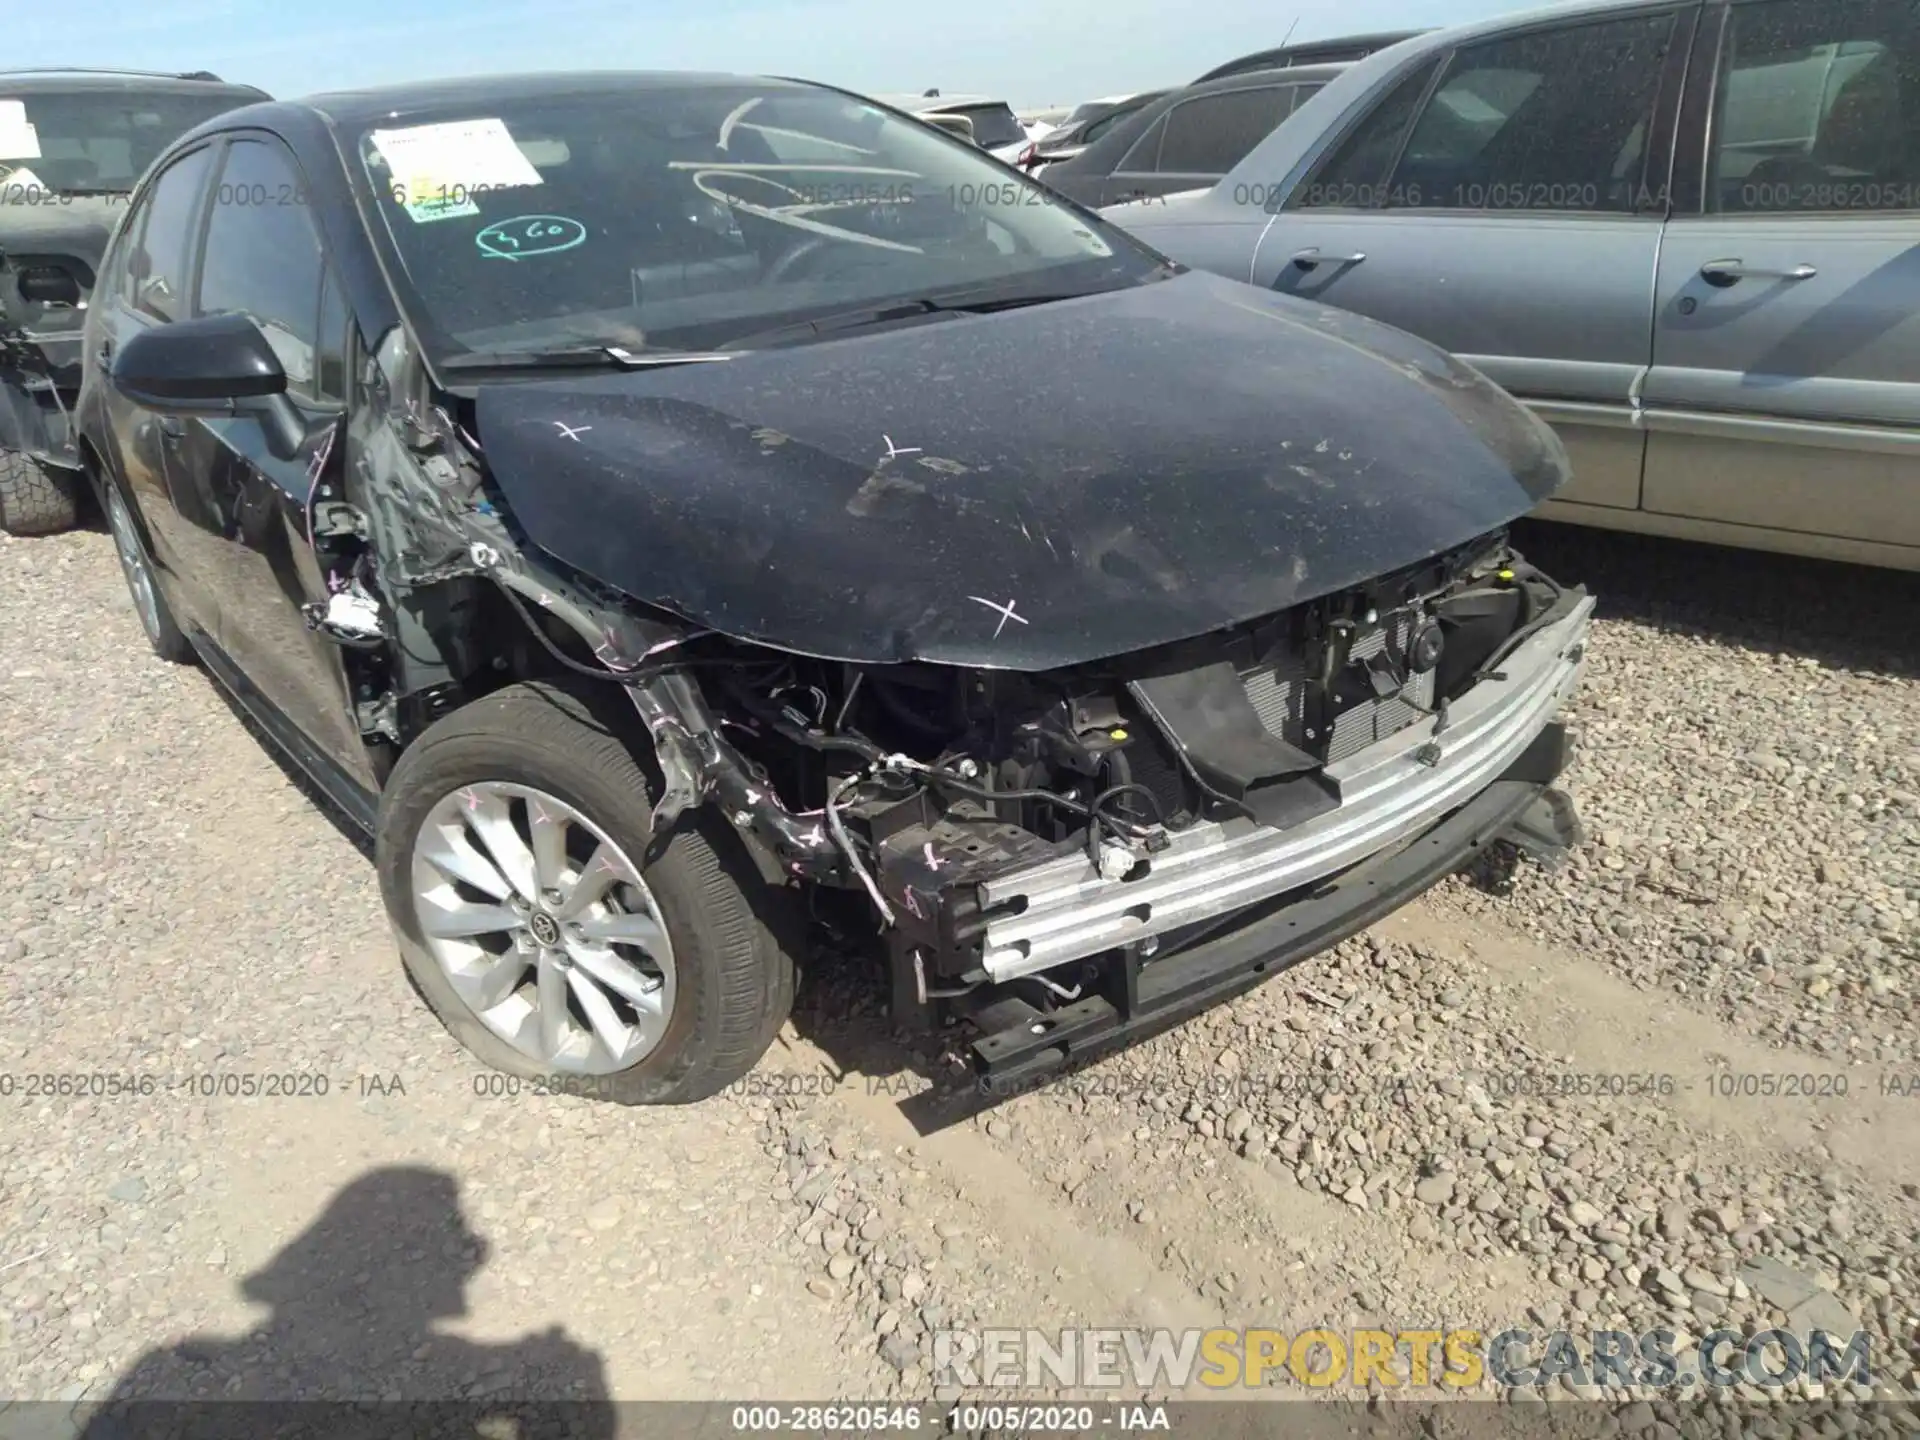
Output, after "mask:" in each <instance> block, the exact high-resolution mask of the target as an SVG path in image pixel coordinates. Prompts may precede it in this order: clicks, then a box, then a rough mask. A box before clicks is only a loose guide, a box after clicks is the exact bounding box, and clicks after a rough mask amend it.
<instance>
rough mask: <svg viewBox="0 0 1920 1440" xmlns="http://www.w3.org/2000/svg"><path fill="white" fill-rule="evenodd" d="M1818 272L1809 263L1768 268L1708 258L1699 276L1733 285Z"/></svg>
mask: <svg viewBox="0 0 1920 1440" xmlns="http://www.w3.org/2000/svg"><path fill="white" fill-rule="evenodd" d="M1819 273H1820V272H1819V271H1818V270H1816V269H1814V268H1813V266H1811V265H1795V266H1793V267H1792V268H1790V269H1787V270H1769V269H1767V268H1766V267H1765V266H1761V265H1749V264H1747V262H1746V261H1744V260H1709V261H1708V262H1707V263H1706V264H1704V265H1702V266H1701V267H1700V276H1701V278H1702V279H1703V280H1706V281H1708V282H1709V283H1710V284H1715V285H1733V284H1736V283H1737V282H1739V281H1741V280H1811V279H1813V277H1814V276H1816V275H1818V274H1819Z"/></svg>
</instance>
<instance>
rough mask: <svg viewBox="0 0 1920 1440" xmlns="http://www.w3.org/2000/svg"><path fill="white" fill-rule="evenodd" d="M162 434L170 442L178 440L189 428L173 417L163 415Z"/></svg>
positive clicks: (160, 422)
mask: <svg viewBox="0 0 1920 1440" xmlns="http://www.w3.org/2000/svg"><path fill="white" fill-rule="evenodd" d="M159 425H160V433H161V434H162V435H164V436H166V437H167V439H169V440H178V439H180V438H181V437H182V436H184V435H185V434H186V433H187V427H186V426H185V425H183V424H182V423H181V422H180V420H179V419H178V418H177V417H176V416H173V415H162V416H161V417H160V420H159Z"/></svg>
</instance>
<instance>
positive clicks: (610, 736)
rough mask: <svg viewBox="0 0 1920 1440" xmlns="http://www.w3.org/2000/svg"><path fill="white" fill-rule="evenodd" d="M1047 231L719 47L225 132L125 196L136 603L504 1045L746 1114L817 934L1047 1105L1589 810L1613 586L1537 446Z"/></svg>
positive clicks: (105, 459)
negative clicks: (705, 63) (836, 927)
mask: <svg viewBox="0 0 1920 1440" xmlns="http://www.w3.org/2000/svg"><path fill="white" fill-rule="evenodd" d="M822 155H838V156H841V157H849V156H853V157H859V158H858V159H857V160H849V159H845V158H843V159H841V160H839V161H835V162H830V163H832V164H833V165H834V166H835V167H836V168H833V169H830V170H829V169H825V168H823V165H822V161H821V160H820V158H819V157H821V156H822ZM262 194H264V195H267V196H272V197H278V196H281V195H297V196H299V197H301V199H302V201H303V203H299V204H277V203H276V204H264V205H262V204H254V203H251V197H254V196H258V195H262ZM934 196H939V197H942V199H941V201H940V202H939V203H929V200H930V197H934ZM243 197H245V198H243ZM1048 200H1049V197H1048V196H1047V194H1046V192H1045V191H1044V190H1043V189H1041V188H1040V187H1039V186H1037V185H1036V184H1035V183H1034V182H1032V181H1031V180H1029V179H1027V178H1026V177H1024V176H1021V175H1019V174H1017V173H1014V172H1011V171H1009V170H1008V169H1007V168H1006V167H1005V166H1002V165H998V164H995V163H993V162H992V161H990V160H989V159H987V158H986V157H985V156H983V155H982V154H981V153H980V152H979V151H978V150H977V149H975V148H973V147H971V146H967V145H962V144H958V143H956V142H954V141H953V140H951V139H950V138H948V137H946V136H944V135H940V134H937V133H935V132H934V131H933V130H931V129H930V128H928V127H927V126H925V125H922V124H919V123H917V122H915V121H912V120H910V119H907V118H905V117H903V116H902V115H900V114H899V113H898V112H896V111H893V110H889V109H884V108H882V107H880V106H877V105H874V104H872V103H870V102H868V101H866V100H865V99H863V98H862V97H860V96H856V95H850V94H847V93H845V92H842V91H837V90H831V89H827V88H825V87H821V86H813V85H806V84H803V83H800V82H796V81H783V80H767V79H758V78H734V77H728V76H713V75H657V74H656V75H621V74H593V73H572V74H561V75H530V76H486V77H478V78H473V79H468V80H462V81H447V82H441V83H439V84H434V85H419V86H394V87H388V88H382V89H368V90H362V91H358V92H354V93H351V94H343V95H333V96H320V97H316V98H313V99H310V100H307V101H304V102H300V103H280V104H263V105H255V106H249V107H247V108H246V109H243V110H239V111H235V112H234V113H233V114H231V115H229V116H226V117H223V118H222V119H219V120H216V121H214V122H212V123H210V124H208V125H205V126H202V127H201V128H199V129H198V130H196V131H194V132H192V133H191V134H189V135H187V136H185V137H183V138H182V139H181V140H180V141H179V142H178V143H177V144H176V145H175V146H174V147H173V148H171V149H170V150H169V151H168V152H167V153H165V154H164V155H162V156H161V157H160V158H159V160H158V161H156V163H155V165H154V167H153V168H152V170H151V171H150V172H149V173H148V175H147V178H146V179H145V180H144V181H143V183H142V185H141V187H140V190H139V191H138V192H137V193H136V194H135V196H134V197H133V202H132V208H131V212H130V214H129V216H128V218H127V220H126V222H125V223H124V224H123V225H122V227H121V228H120V231H119V232H118V235H117V237H116V239H115V241H114V242H113V245H112V247H111V248H110V250H109V253H108V254H107V256H106V258H105V260H104V261H103V262H102V265H101V281H100V285H99V287H98V289H97V291H96V295H97V296H98V303H97V304H96V305H95V306H94V308H93V309H92V311H91V312H90V314H89V316H88V322H87V328H86V366H85V373H86V381H85V386H84V388H83V391H82V394H81V398H80V406H79V410H78V417H79V427H80V432H81V435H82V443H83V448H84V453H85V455H86V458H87V463H88V466H89V472H90V474H91V475H92V477H93V478H94V481H95V483H96V484H97V485H98V486H99V490H100V498H101V503H102V507H103V509H104V511H105V513H106V515H107V518H108V523H109V526H110V528H111V530H112V533H113V537H114V541H115V544H116V545H117V547H118V548H119V552H120V556H121V561H122V564H123V566H124V568H125V571H126V575H127V580H128V586H129V589H130V592H131V594H132V597H133V601H134V605H135V609H136V611H137V612H138V614H139V617H140V621H141V624H142V626H143V627H144V629H145V631H146V635H147V638H148V640H149V642H150V643H151V645H152V646H153V648H154V650H155V651H156V652H157V653H158V654H159V655H161V656H163V657H165V658H167V659H171V660H186V659H188V658H190V657H197V658H198V659H200V660H201V661H202V662H204V664H205V666H206V668H207V669H208V670H209V671H210V672H211V674H212V675H213V676H214V677H215V678H216V679H218V680H219V681H220V682H221V683H222V684H223V685H225V686H226V687H227V688H228V689H229V690H230V691H231V692H232V693H233V694H234V696H235V697H236V700H237V702H238V703H239V704H240V705H241V706H243V707H244V708H245V709H246V710H247V711H248V712H250V713H251V714H252V715H253V716H254V717H256V719H257V720H258V722H259V724H260V726H261V728H262V730H263V731H264V733H265V734H266V735H268V736H269V737H271V739H272V740H273V742H274V743H275V744H276V745H278V746H279V747H281V748H282V749H283V750H284V751H285V753H286V754H287V755H289V756H290V757H291V758H292V759H293V760H294V761H295V762H297V763H298V764H300V765H301V766H303V767H304V768H305V769H306V770H307V771H308V773H309V774H311V775H312V776H313V777H314V779H315V781H316V783H318V784H319V785H320V786H321V787H322V788H323V789H324V790H325V791H326V792H327V793H328V794H329V795H330V796H331V797H332V798H333V800H334V801H335V803H336V804H337V805H338V806H339V807H340V809H341V811H342V812H343V813H344V814H345V815H346V816H349V817H351V818H352V819H353V820H354V821H355V822H357V823H359V824H361V825H364V826H365V827H366V828H367V829H368V830H369V831H370V832H371V833H372V834H373V836H374V848H375V856H376V863H377V870H378V874H379V878H380V884H381V889H382V894H383V897H384V899H385V902H386V906H387V911H388V915H389V917H390V918H391V920H392V923H393V927H394V931H395V934H396V937H397V939H398V943H399V948H400V950H401V953H402V955H403V957H404V960H405V964H406V966H407V969H408V971H409V973H410V975H411V976H412V978H413V980H414V982H415V984H416V985H417V987H418V990H419V993H420V994H421V995H422V996H423V997H424V998H425V1000H426V1002H427V1003H428V1004H429V1005H430V1006H431V1007H432V1008H433V1009H434V1011H435V1012H436V1013H437V1014H438V1015H439V1016H440V1018H441V1019H442V1020H443V1021H444V1022H445V1023H446V1025H447V1027H448V1028H449V1030H450V1031H451V1032H452V1033H453V1035H454V1036H456V1037H457V1038H458V1039H459V1040H460V1041H461V1043H463V1044H464V1045H466V1046H467V1047H468V1048H469V1049H470V1050H472V1051H473V1053H474V1054H476V1055H477V1056H478V1057H480V1059H481V1060H483V1061H484V1062H486V1063H488V1064H490V1065H493V1066H495V1067H497V1068H499V1069H502V1070H505V1071H507V1072H509V1073H512V1074H516V1075H521V1076H527V1077H539V1078H542V1079H549V1080H553V1081H554V1082H555V1083H556V1084H557V1085H559V1086H564V1088H566V1089H568V1090H571V1091H575V1092H577V1093H581V1094H584V1095H589V1096H601V1097H606V1098H610V1099H615V1100H621V1101H629V1102H646V1103H654V1102H667V1101H683V1100H693V1099H697V1098H700V1097H701V1096H704V1095H708V1094H712V1093H714V1092H715V1091H717V1090H719V1089H721V1088H723V1087H724V1086H726V1085H727V1084H728V1083H730V1082H731V1081H732V1080H734V1079H736V1078H737V1077H739V1076H740V1075H741V1074H743V1073H744V1072H745V1071H747V1070H748V1069H750V1068H751V1067H752V1066H753V1065H754V1064H755V1062H756V1061H757V1060H758V1059H759V1057H760V1055H761V1054H762V1052H763V1051H764V1049H765V1048H766V1046H767V1045H768V1043H769V1042H770V1040H771V1039H772V1037H773V1036H774V1034H775V1033H776V1032H777V1031H778V1029H779V1027H780V1025H781V1023H782V1022H783V1020H784V1018H785V1017H786V1014H787V1011H788V1007H789V1005H790V1004H791V1001H792V998H793V994H794V982H795V963H796V959H797V957H799V956H800V955H801V954H802V953H803V946H802V945H801V943H800V942H801V938H802V934H803V929H802V927H803V924H804V921H805V920H806V917H807V916H808V914H809V913H817V914H821V915H823V916H834V915H838V916H839V918H840V921H841V923H842V924H843V925H844V926H845V927H846V933H848V934H850V935H851V934H864V935H867V936H871V937H873V938H872V945H873V949H874V951H875V952H876V953H875V954H874V956H873V958H874V959H875V960H876V961H878V962H879V963H878V964H876V966H875V967H874V969H875V970H876V972H878V971H881V970H882V969H883V968H884V973H885V974H886V975H887V976H888V977H889V981H888V990H889V995H890V1000H891V1008H892V1014H893V1018H894V1020H895V1021H896V1022H897V1023H899V1024H901V1025H903V1026H908V1027H913V1028H917V1029H920V1030H921V1031H922V1032H923V1033H928V1034H936V1035H939V1036H941V1037H942V1039H943V1043H944V1042H947V1041H951V1042H953V1043H956V1044H958V1045H965V1046H967V1047H968V1053H969V1054H970V1056H971V1058H972V1061H973V1063H974V1065H975V1066H976V1067H977V1069H978V1070H979V1071H980V1072H981V1073H982V1074H983V1076H985V1077H988V1078H990V1079H993V1080H1001V1081H1007V1082H1017V1081H1021V1080H1024V1079H1026V1078H1029V1077H1032V1076H1035V1075H1038V1074H1043V1073H1046V1072H1047V1071H1049V1070H1051V1069H1052V1068H1054V1067H1057V1066H1059V1065H1061V1064H1064V1063H1066V1062H1068V1061H1069V1060H1074V1059H1080V1058H1083V1057H1085V1056H1087V1055H1088V1054H1091V1053H1097V1052H1098V1051H1099V1050H1101V1049H1103V1048H1108V1047H1111V1046H1114V1045H1117V1044H1120V1043H1123V1042H1125V1041H1127V1040H1129V1039H1131V1038H1135V1037H1137V1036H1139V1035H1141V1034H1145V1033H1152V1032H1153V1031H1154V1030H1156V1029H1159V1028H1164V1027H1165V1026H1166V1025H1168V1024H1171V1023H1173V1022H1175V1021H1177V1020H1179V1019H1180V1018H1182V1017H1184V1016H1186V1015H1189V1014H1192V1013H1194V1012H1196V1011H1198V1010H1201V1009H1204V1008H1206V1007H1208V1006H1211V1005H1213V1004H1216V1003H1218V1002H1219V1001H1221V1000H1223V999H1225V998H1227V997H1228V996H1230V995H1233V994H1235V993H1237V992H1239V991H1241V990H1244V989H1247V988H1249V987H1251V986H1253V985H1255V984H1258V983H1259V982H1260V981H1262V980H1264V979H1267V978H1270V977H1271V976H1273V975H1275V974H1277V973H1279V972H1280V971H1281V970H1282V969H1284V968H1286V966H1288V965H1289V964H1291V963H1292V962H1294V961H1296V960H1298V959H1301V958H1304V957H1305V956H1307V955H1310V954H1313V953H1316V952H1318V951H1319V950H1321V949H1323V948H1324V947H1326V946H1328V945H1331V944H1333V943H1334V942H1336V941H1337V940H1339V939H1341V938H1343V937H1344V936H1346V935H1348V934H1351V933H1353V932H1354V931H1356V930H1357V929H1360V928H1362V927H1364V926H1366V925H1369V924H1371V923H1373V922H1374V921H1375V920H1377V919H1379V918H1380V917H1381V916H1383V915H1384V914H1385V913H1387V912H1388V911H1389V910H1391V909H1393V908H1394V907H1396V906H1397V905H1399V904H1401V903H1403V902H1404V901H1406V900H1407V899H1409V898H1411V897H1412V896H1413V895H1415V894H1417V893H1419V892H1420V891H1421V890H1423V889H1425V888H1426V887H1428V886H1430V885H1432V884H1433V883H1435V882H1436V881H1437V880H1438V879H1440V878H1441V877H1442V876H1443V875H1445V874H1446V873H1448V872H1449V871H1450V870H1452V869H1453V868H1455V867H1457V866H1458V865H1460V864H1461V863H1464V861H1465V860H1466V859H1467V858H1468V857H1470V856H1472V855H1473V854H1475V853H1477V851H1478V849H1479V848H1480V847H1482V846H1484V845H1485V844H1487V843H1488V842H1489V841H1491V840H1493V839H1494V838H1496V837H1498V836H1501V835H1505V834H1512V835H1515V836H1517V837H1520V838H1521V839H1522V840H1523V841H1524V842H1525V843H1527V844H1529V845H1535V846H1539V847H1541V848H1543V849H1546V850H1551V849H1553V848H1554V847H1556V846H1559V845H1561V844H1564V843H1565V842H1566V841H1567V840H1569V839H1571V838H1572V837H1573V836H1574V834H1575V833H1577V832H1576V831H1575V830H1574V829H1573V828H1572V827H1573V823H1574V822H1573V817H1572V812H1571V809H1570V807H1569V806H1568V805H1567V804H1566V803H1565V800H1564V797H1562V796H1559V795H1558V794H1557V793H1556V792H1555V791H1554V790H1553V789H1552V788H1551V787H1552V786H1553V784H1554V781H1555V777H1556V776H1557V775H1558V774H1559V773H1560V771H1561V768H1562V766H1563V764H1564V762H1565V759H1566V754H1567V746H1568V740H1567V736H1566V734H1565V731H1564V728H1563V727H1562V726H1561V725H1560V724H1559V723H1558V721H1557V720H1556V718H1555V717H1556V713H1557V711H1558V710H1559V709H1560V707H1561V705H1562V704H1563V702H1564V701H1565V700H1566V699H1567V698H1568V696H1569V695H1570V694H1571V692H1572V690H1573V688H1574V687H1575V685H1576V684H1577V682H1578V679H1579V676H1580V673H1581V669H1582V665H1583V663H1584V655H1585V649H1586V643H1587V638H1588V627H1589V619H1590V616H1591V613H1592V609H1593V604H1594V602H1593V599H1592V598H1591V597H1590V596H1588V595H1587V594H1586V593H1585V592H1584V591H1582V590H1580V589H1577V588H1572V587H1567V586H1563V585H1560V584H1557V583H1555V582H1554V581H1553V580H1552V579H1551V578H1549V577H1548V576H1546V575H1544V574H1542V573H1541V572H1540V571H1539V570H1538V569H1537V568H1535V567H1533V566H1530V565H1528V564H1527V563H1526V562H1525V561H1524V560H1523V559H1522V558H1521V557H1520V556H1519V555H1518V554H1516V553H1515V552H1514V550H1513V548H1512V546H1511V545H1510V543H1509V541H1508V538H1507V526H1508V522H1509V521H1511V520H1512V519H1513V518H1514V517H1515V516H1518V515H1520V514H1523V513H1524V512H1525V511H1526V510H1528V509H1529V508H1531V507H1532V505H1533V504H1534V503H1535V502H1536V501H1537V500H1538V499H1539V498H1540V497H1541V496H1542V495H1545V494H1547V493H1549V492H1551V491H1552V490H1553V489H1554V488H1555V487H1556V486H1558V485H1560V484H1561V483H1562V482H1563V481H1564V480H1565V478H1566V457H1565V454H1564V453H1563V451H1562V450H1561V447H1560V446H1559V444H1558V443H1557V442H1556V441H1555V440H1554V438H1553V435H1552V432H1551V431H1550V430H1548V429H1547V427H1545V426H1544V425H1542V424H1540V423H1539V422H1538V421H1537V420H1535V419H1534V418H1533V417H1532V416H1530V415H1528V414H1527V412H1526V411H1525V410H1524V409H1523V408H1521V407H1520V406H1519V405H1516V404H1515V403H1514V402H1513V401H1512V400H1511V399H1510V398H1509V397H1508V396H1506V395H1505V394H1503V393H1502V392H1501V391H1500V390H1499V388H1498V387H1496V386H1494V385H1492V384H1490V383H1488V382H1487V381H1486V380H1485V379H1483V378H1482V377H1480V376H1479V375H1476V374H1475V373H1474V372H1472V371H1471V370H1468V369H1467V368H1465V367H1464V366H1461V365H1458V364H1457V363H1455V362H1453V361H1452V360H1450V359H1449V358H1448V357H1447V356H1445V355H1444V354H1442V353H1441V352H1439V351H1438V350H1436V349H1435V348H1434V347H1432V346H1430V345H1428V344H1426V343H1424V342H1422V341H1419V340H1416V339H1414V338H1412V337H1411V336H1407V335H1403V334H1401V333H1399V332H1397V331H1394V330H1391V329H1389V328H1387V327H1385V326H1381V325H1376V324H1373V323H1372V322H1370V321H1365V320H1362V319H1359V318H1358V317H1355V316H1348V315H1342V314H1340V313H1339V312H1337V311H1330V310H1324V309H1320V308H1318V307H1316V308H1315V309H1314V310H1313V311H1312V312H1311V313H1303V310H1302V307H1300V306H1298V305H1296V304H1294V303H1292V302H1290V301H1287V300H1285V299H1282V298H1279V297H1274V296H1267V295H1261V294H1259V293H1258V292H1255V291H1251V290H1248V289H1247V288H1246V287H1245V286H1243V285H1239V284H1235V283H1233V282H1230V281H1226V280H1222V279H1220V278H1219V277H1218V276H1213V275H1206V274H1202V273H1198V272H1195V271H1192V270H1189V269H1186V268H1185V267H1181V266H1177V265H1174V264H1171V263H1169V262H1168V261H1167V260H1166V259H1165V257H1163V256H1161V255H1159V254H1158V253H1156V252H1154V251H1152V250H1150V249H1148V248H1146V247H1144V246H1142V245H1139V244H1138V243H1137V242H1135V241H1133V240H1131V239H1129V238H1128V237H1127V236H1126V235H1125V233H1124V232H1122V231H1120V230H1118V229H1116V228H1115V227H1113V226H1111V225H1108V224H1106V223H1105V222H1104V221H1102V220H1100V219H1099V218H1098V217H1096V216H1093V215H1090V214H1088V213H1087V212H1085V211H1083V210H1081V209H1079V208H1078V207H1075V206H1071V205H1063V204H1057V203H1048ZM503 260H507V261H508V262H509V263H502V261H503ZM1142 336H1147V337H1150V341H1151V343H1145V344H1143V343H1141V337H1142ZM1010 357H1017V360H1018V363H1008V362H1009V359H1010ZM930 377H932V378H933V379H934V380H936V381H937V383H929V379H930ZM1036 377H1038V378H1036ZM1316 440H1317V443H1316ZM155 803H165V801H164V799H159V798H157V799H156V801H155ZM283 858H284V863H286V864H287V865H288V866H290V867H294V869H295V870H296V871H297V869H298V867H299V866H300V864H301V857H300V856H299V855H298V854H288V855H287V856H285V857H283ZM333 1020H334V1017H332V1016H331V1015H329V1014H325V1013H316V1018H315V1020H314V1023H315V1024H316V1025H326V1024H330V1023H333ZM294 1043H296V1044H297V1042H294Z"/></svg>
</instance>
